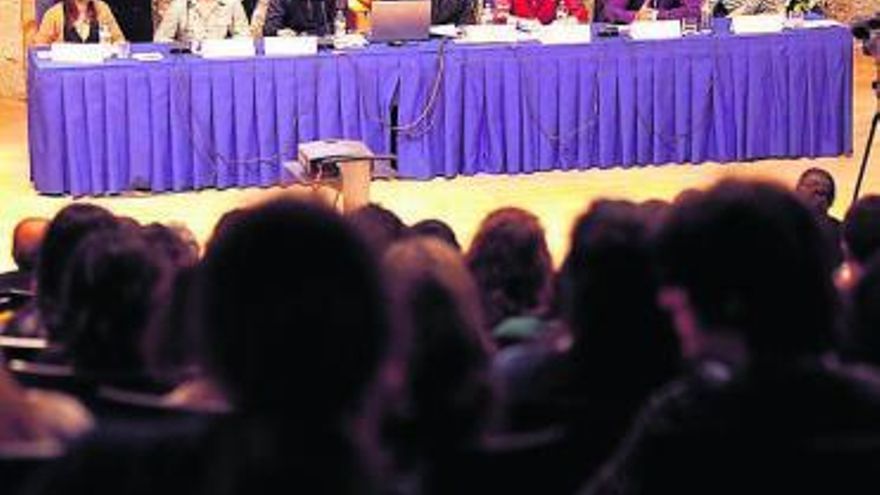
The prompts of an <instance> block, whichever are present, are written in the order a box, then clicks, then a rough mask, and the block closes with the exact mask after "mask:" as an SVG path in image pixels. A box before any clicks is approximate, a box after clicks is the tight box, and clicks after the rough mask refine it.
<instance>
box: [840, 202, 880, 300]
mask: <svg viewBox="0 0 880 495" xmlns="http://www.w3.org/2000/svg"><path fill="white" fill-rule="evenodd" d="M843 241H844V254H845V255H846V271H847V272H848V273H847V274H846V279H845V280H843V281H842V282H843V283H842V284H841V285H842V287H843V288H844V289H848V288H851V287H852V286H854V285H855V284H856V283H857V282H858V279H859V277H860V276H861V273H862V268H863V266H864V265H865V264H866V263H867V262H868V261H869V260H870V259H871V258H872V257H873V256H874V255H876V254H877V253H878V252H880V195H868V196H864V197H862V198H859V200H858V201H856V202H855V203H854V204H853V205H852V206H851V207H850V209H849V211H847V213H846V217H845V218H844V220H843Z"/></svg>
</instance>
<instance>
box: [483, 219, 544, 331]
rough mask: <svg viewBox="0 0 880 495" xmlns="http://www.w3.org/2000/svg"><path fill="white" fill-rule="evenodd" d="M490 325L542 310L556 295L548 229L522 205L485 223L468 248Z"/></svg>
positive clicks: (486, 220) (485, 220) (484, 221)
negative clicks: (553, 288) (546, 236)
mask: <svg viewBox="0 0 880 495" xmlns="http://www.w3.org/2000/svg"><path fill="white" fill-rule="evenodd" d="M467 261H468V266H469V267H470V269H471V272H472V273H473V274H474V277H475V278H476V280H477V286H478V287H479V289H480V292H481V298H482V300H483V308H484V311H485V314H486V319H487V322H488V324H489V326H490V327H494V326H495V325H497V324H498V323H500V322H501V321H502V320H504V319H505V318H508V317H510V316H517V315H522V314H525V313H529V312H535V311H540V310H542V309H544V307H545V306H546V305H547V304H548V302H549V301H550V298H551V287H552V278H553V265H552V261H551V259H550V252H549V250H548V249H547V241H546V240H545V238H544V228H543V227H542V226H541V223H540V221H539V220H538V218H537V217H536V216H534V215H532V214H531V213H529V212H527V211H525V210H522V209H519V208H502V209H500V210H496V211H495V212H493V213H491V214H489V216H487V217H486V218H485V219H484V220H483V223H482V224H480V228H479V230H478V232H477V235H476V236H475V237H474V240H473V242H472V243H471V247H470V250H469V251H468V253H467Z"/></svg>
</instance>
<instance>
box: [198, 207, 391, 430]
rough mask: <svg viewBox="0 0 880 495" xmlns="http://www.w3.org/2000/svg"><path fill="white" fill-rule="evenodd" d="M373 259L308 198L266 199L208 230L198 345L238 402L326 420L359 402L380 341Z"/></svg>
mask: <svg viewBox="0 0 880 495" xmlns="http://www.w3.org/2000/svg"><path fill="white" fill-rule="evenodd" d="M375 265H376V263H375V260H374V258H373V257H372V256H371V251H370V250H369V249H368V248H367V246H366V244H365V243H364V242H363V241H362V240H361V239H360V237H358V236H357V235H356V233H355V232H353V231H352V229H351V228H350V227H349V226H348V225H347V224H346V223H345V222H344V221H343V220H342V218H340V217H339V216H338V215H336V214H335V213H334V212H332V211H330V210H327V209H325V208H323V207H321V206H319V205H317V204H311V203H306V202H302V201H297V200H292V199H279V200H274V201H271V202H269V203H266V204H263V205H261V206H258V207H256V208H253V209H250V210H245V211H243V212H241V213H240V214H238V215H237V218H236V220H235V222H233V223H232V224H230V225H228V226H227V227H226V228H224V229H221V230H220V231H219V232H217V234H216V237H215V238H214V239H213V240H212V242H211V243H210V245H209V246H208V249H207V252H206V254H205V257H204V260H203V266H202V270H201V275H200V281H199V292H200V297H201V301H200V308H201V310H200V322H199V327H200V340H201V349H202V352H203V353H204V358H205V364H206V365H207V369H208V370H209V371H210V372H211V373H212V374H213V376H214V377H215V378H216V379H217V380H218V382H219V383H220V385H221V386H222V387H223V388H224V391H225V393H226V394H227V396H228V397H229V398H230V399H231V401H232V403H233V406H234V407H235V408H237V409H238V410H239V411H241V412H242V413H244V414H257V415H274V416H275V417H285V418H287V420H289V421H294V420H295V418H301V419H305V418H308V419H309V420H311V421H313V422H314V423H315V424H318V423H321V424H328V423H333V422H335V421H336V420H338V419H340V418H341V416H342V415H344V414H345V413H347V412H351V411H352V410H353V409H354V408H356V407H357V406H358V405H359V400H360V398H361V394H362V393H363V391H364V388H365V387H366V385H367V384H368V383H370V381H371V379H372V376H373V374H374V372H375V370H376V367H377V365H378V363H379V360H380V358H381V357H382V355H383V354H384V350H385V344H386V338H387V320H386V315H385V310H384V306H383V304H382V288H381V284H380V281H379V278H378V275H377V271H376V266H375Z"/></svg>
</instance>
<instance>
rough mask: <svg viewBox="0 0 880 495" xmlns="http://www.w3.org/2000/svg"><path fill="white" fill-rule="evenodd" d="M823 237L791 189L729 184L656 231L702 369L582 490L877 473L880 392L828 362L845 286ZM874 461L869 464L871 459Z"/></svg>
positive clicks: (681, 320)
mask: <svg viewBox="0 0 880 495" xmlns="http://www.w3.org/2000/svg"><path fill="white" fill-rule="evenodd" d="M822 242H823V239H822V234H821V232H820V231H819V229H818V228H817V226H816V223H815V221H814V220H813V219H812V218H811V214H810V212H809V211H808V210H807V209H806V208H805V207H804V206H803V205H802V204H801V203H800V202H799V201H798V200H797V199H796V198H795V197H794V196H793V195H791V194H789V193H787V192H785V191H784V190H781V189H779V188H777V187H776V186H772V185H767V184H761V183H744V182H736V181H725V182H722V183H720V184H719V185H717V186H715V187H714V188H712V189H711V190H710V191H708V192H707V193H705V194H703V195H702V197H698V198H694V199H693V200H690V201H684V202H682V203H680V204H678V205H677V206H676V207H675V208H674V210H673V212H672V213H671V216H670V218H669V220H668V223H667V225H666V226H665V227H664V228H663V230H662V232H661V233H660V236H659V239H658V255H659V256H658V260H659V263H660V267H661V274H662V280H663V287H662V289H661V292H660V300H661V302H662V304H663V306H664V307H665V308H666V309H667V310H668V311H669V312H670V313H671V315H672V317H673V319H674V323H675V326H676V329H677V331H678V333H679V336H680V340H681V341H682V348H683V349H684V350H685V351H686V352H687V355H688V356H689V357H690V358H691V359H693V360H695V367H694V372H693V373H692V374H691V375H690V376H689V377H687V378H683V379H681V380H679V381H676V382H674V383H673V384H671V385H669V386H667V387H666V388H664V390H662V391H661V392H658V393H657V394H656V395H655V396H654V397H653V398H652V399H651V401H650V402H649V404H648V405H647V406H646V407H645V409H644V410H643V411H642V413H641V415H640V418H639V419H638V421H637V423H636V425H635V426H634V428H633V430H632V431H631V433H630V435H629V437H628V438H627V439H626V440H625V441H624V442H623V443H622V444H621V446H620V448H619V451H618V452H617V453H616V454H615V455H614V456H613V457H612V458H611V460H610V462H609V463H608V464H607V465H606V466H605V467H604V468H603V469H602V470H601V471H600V473H599V475H598V477H597V478H596V479H595V480H594V481H593V483H592V484H591V485H590V486H588V487H587V489H586V490H585V491H584V493H611V492H613V493H673V492H674V493H705V492H706V491H711V492H713V493H743V492H745V491H748V490H753V489H754V488H755V487H761V489H762V490H765V491H771V492H772V491H837V492H850V491H851V490H852V489H854V488H855V487H860V486H863V485H862V484H861V483H864V482H865V481H867V480H871V479H873V476H874V475H873V470H874V469H873V467H874V466H876V465H877V462H878V458H877V449H876V447H875V446H866V445H865V444H863V443H862V440H863V439H864V438H872V437H874V436H876V434H877V428H878V426H877V425H878V424H880V423H878V421H880V402H878V399H880V393H878V390H880V389H878V388H877V387H876V385H874V384H873V383H871V382H870V381H865V380H863V379H858V378H856V377H854V376H853V375H851V374H847V373H841V372H840V371H838V370H832V369H829V368H828V367H826V366H825V365H824V364H823V361H822V359H820V358H821V355H822V353H824V352H826V351H827V350H828V349H829V348H830V344H831V340H832V334H833V327H834V323H835V309H836V304H835V301H834V296H835V291H834V290H833V287H832V285H831V280H830V278H829V277H828V275H827V274H828V268H827V267H828V259H827V253H826V251H825V250H824V249H823V246H822ZM866 466H870V467H869V468H868V470H867V471H865V470H864V469H865V467H866Z"/></svg>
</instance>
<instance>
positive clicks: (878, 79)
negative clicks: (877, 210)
mask: <svg viewBox="0 0 880 495" xmlns="http://www.w3.org/2000/svg"><path fill="white" fill-rule="evenodd" d="M871 44H877V45H880V40H871ZM876 48H878V49H880V46H877V47H876ZM874 70H875V71H876V73H875V76H874V81H873V82H872V83H871V88H872V89H873V90H874V97H875V98H876V100H877V101H876V105H877V106H876V107H875V109H874V118H873V119H871V132H869V133H868V143H867V144H865V153H864V154H863V155H862V166H861V167H860V168H859V177H858V179H856V188H855V190H854V191H853V197H852V202H853V203H855V202H856V200H858V199H859V191H861V189H862V180H863V179H864V178H865V170H867V168H868V158H870V156H871V147H872V145H873V144H874V134H876V132H877V125H878V123H880V54H874Z"/></svg>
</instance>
